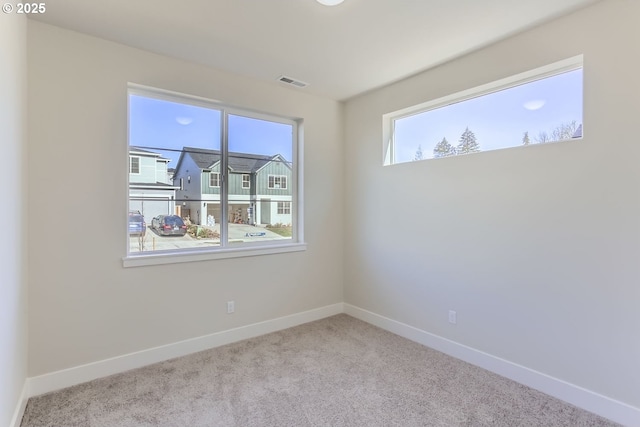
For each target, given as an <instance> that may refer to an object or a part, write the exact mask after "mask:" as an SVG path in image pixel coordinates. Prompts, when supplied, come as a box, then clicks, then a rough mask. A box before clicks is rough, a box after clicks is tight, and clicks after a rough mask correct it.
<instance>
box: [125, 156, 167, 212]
mask: <svg viewBox="0 0 640 427" xmlns="http://www.w3.org/2000/svg"><path fill="white" fill-rule="evenodd" d="M169 162H170V160H169V159H165V158H163V157H162V156H161V155H160V154H158V153H154V152H152V151H148V150H143V149H141V148H138V147H129V211H139V212H140V213H141V214H142V215H143V216H144V219H145V221H146V222H147V224H150V223H151V219H152V218H153V217H154V216H157V215H161V214H174V213H176V205H175V198H176V189H177V188H176V187H174V186H173V185H172V182H171V177H170V176H169V171H168V169H167V164H168V163H169Z"/></svg>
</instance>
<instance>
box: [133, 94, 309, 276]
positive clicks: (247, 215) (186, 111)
mask: <svg viewBox="0 0 640 427" xmlns="http://www.w3.org/2000/svg"><path fill="white" fill-rule="evenodd" d="M299 132H300V130H299V120H296V119H292V118H285V117H279V116H275V115H270V114H264V113H256V112H253V111H245V110H241V109H237V108H234V107H231V106H225V105H222V104H220V103H218V102H215V101H208V100H204V99H202V98H194V97H190V96H186V95H180V94H174V93H169V92H166V91H160V90H156V89H150V88H145V87H140V86H137V85H130V88H129V141H128V143H129V151H130V152H131V151H132V150H135V153H136V155H137V156H138V159H137V160H136V161H135V163H134V160H130V171H133V170H134V169H135V170H136V171H138V173H140V172H141V165H144V168H143V169H142V172H144V173H140V175H139V176H136V178H135V179H129V190H128V210H129V211H135V212H139V213H140V214H141V215H142V217H143V219H144V224H146V228H147V232H146V233H141V232H136V233H130V232H128V234H127V235H128V245H127V256H126V257H125V258H124V264H125V266H136V265H148V264H160V263H166V262H182V261H190V260H194V259H197V260H201V259H215V258H228V257H231V256H244V255H260V254H266V253H274V252H290V251H297V250H304V243H303V234H302V224H301V221H300V220H299V218H298V215H299V212H300V211H299V209H298V205H299V203H301V197H302V194H301V186H300V185H298V183H297V179H298V177H299V170H300V167H301V165H300V161H299V158H298V153H299V149H298V144H299V143H298V141H299V135H298V133H299ZM147 158H148V159H149V160H148V161H147V160H146V159H147ZM132 159H133V157H132ZM153 165H156V166H155V167H156V169H157V168H158V165H161V166H162V170H155V171H154V170H153V167H154V166H153ZM147 174H148V175H149V177H147V176H146V175H147ZM274 189H277V190H278V191H277V192H274V191H273V190H274ZM274 199H275V200H274ZM276 202H277V203H276ZM167 218H175V219H176V221H175V222H172V223H171V224H173V223H176V224H177V223H178V221H177V220H178V219H180V220H181V221H182V222H183V223H184V225H185V228H183V227H182V226H180V227H173V228H171V227H169V226H168V225H167V224H169V225H170V223H169V222H167ZM283 224H284V225H283ZM276 225H277V226H276Z"/></svg>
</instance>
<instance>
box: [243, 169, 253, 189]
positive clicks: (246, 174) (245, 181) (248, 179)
mask: <svg viewBox="0 0 640 427" xmlns="http://www.w3.org/2000/svg"><path fill="white" fill-rule="evenodd" d="M245 178H247V179H245ZM245 184H246V185H245ZM250 188H251V175H250V174H248V173H243V174H242V189H243V190H248V189H250Z"/></svg>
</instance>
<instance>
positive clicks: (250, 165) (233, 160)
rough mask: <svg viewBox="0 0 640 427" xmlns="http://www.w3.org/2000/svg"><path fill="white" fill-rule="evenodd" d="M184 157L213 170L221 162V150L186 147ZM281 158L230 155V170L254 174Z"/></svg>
mask: <svg viewBox="0 0 640 427" xmlns="http://www.w3.org/2000/svg"><path fill="white" fill-rule="evenodd" d="M183 150H184V151H183V154H182V155H188V156H190V157H191V158H192V159H193V161H194V162H195V164H196V165H198V167H199V168H200V169H211V167H212V166H213V165H215V164H216V163H218V162H219V161H220V151H219V150H206V149H204V148H195V147H184V149H183ZM276 158H278V159H280V158H281V156H279V155H277V154H276V155H275V156H265V155H260V154H249V153H235V152H230V153H229V168H230V169H231V170H232V171H234V172H238V173H253V172H255V171H257V170H258V169H260V168H261V167H263V166H264V165H266V164H267V163H269V162H270V161H272V160H274V159H276Z"/></svg>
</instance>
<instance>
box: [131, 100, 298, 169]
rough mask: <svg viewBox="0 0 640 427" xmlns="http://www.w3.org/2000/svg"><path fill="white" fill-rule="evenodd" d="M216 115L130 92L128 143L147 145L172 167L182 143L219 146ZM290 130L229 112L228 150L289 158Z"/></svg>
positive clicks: (217, 113) (290, 156)
mask: <svg viewBox="0 0 640 427" xmlns="http://www.w3.org/2000/svg"><path fill="white" fill-rule="evenodd" d="M220 117H221V112H220V111H219V110H214V109H210V108H204V107H199V106H193V105H188V104H181V103H177V102H170V101H164V100H159V99H154V98H147V97H144V96H139V95H130V96H129V144H130V145H132V146H138V147H149V148H147V149H148V150H149V151H154V152H157V153H160V154H162V155H163V156H164V157H166V158H168V159H171V162H170V163H169V167H170V168H171V167H175V166H176V164H177V162H178V158H179V157H180V152H179V150H181V149H182V147H185V146H186V147H198V148H206V149H210V150H219V149H220V144H221V143H220V138H221V136H220ZM292 132H293V127H292V126H291V125H288V124H282V123H275V122H269V121H265V120H258V119H254V118H248V117H242V116H235V115H230V116H229V151H235V152H241V153H250V154H264V155H275V154H281V155H282V156H283V157H284V158H285V159H286V160H289V161H290V160H291V159H292V158H293V155H292V149H293V145H292ZM166 149H169V150H176V151H167V150H166Z"/></svg>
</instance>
